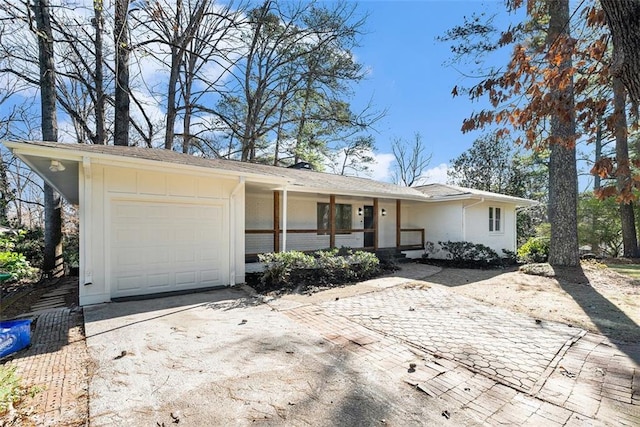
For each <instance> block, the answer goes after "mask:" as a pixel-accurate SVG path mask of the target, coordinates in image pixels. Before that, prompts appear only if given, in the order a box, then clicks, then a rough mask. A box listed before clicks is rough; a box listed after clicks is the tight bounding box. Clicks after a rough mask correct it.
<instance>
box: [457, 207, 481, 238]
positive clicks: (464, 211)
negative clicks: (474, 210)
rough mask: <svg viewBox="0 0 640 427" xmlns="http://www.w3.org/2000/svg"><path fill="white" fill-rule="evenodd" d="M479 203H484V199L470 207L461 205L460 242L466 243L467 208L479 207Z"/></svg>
mask: <svg viewBox="0 0 640 427" xmlns="http://www.w3.org/2000/svg"><path fill="white" fill-rule="evenodd" d="M480 203H484V197H483V198H481V199H480V200H479V201H477V202H475V203H471V204H470V205H466V206H465V205H462V240H463V241H465V242H466V241H467V208H470V207H473V206H476V205H479V204H480Z"/></svg>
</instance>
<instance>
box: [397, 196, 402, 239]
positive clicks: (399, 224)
mask: <svg viewBox="0 0 640 427" xmlns="http://www.w3.org/2000/svg"><path fill="white" fill-rule="evenodd" d="M401 203H402V202H401V200H400V199H396V248H399V247H400V245H401V244H402V239H401V237H402V218H400V216H401V214H402V208H401Z"/></svg>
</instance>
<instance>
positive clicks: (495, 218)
mask: <svg viewBox="0 0 640 427" xmlns="http://www.w3.org/2000/svg"><path fill="white" fill-rule="evenodd" d="M501 211H502V210H501V209H500V208H494V207H490V208H489V231H494V232H495V231H502V229H501V228H500V227H501V224H500V220H501V218H502V212H501Z"/></svg>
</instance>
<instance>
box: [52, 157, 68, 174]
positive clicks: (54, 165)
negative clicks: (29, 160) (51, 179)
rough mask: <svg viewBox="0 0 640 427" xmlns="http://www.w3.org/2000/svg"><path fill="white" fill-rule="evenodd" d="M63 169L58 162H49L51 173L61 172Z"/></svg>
mask: <svg viewBox="0 0 640 427" xmlns="http://www.w3.org/2000/svg"><path fill="white" fill-rule="evenodd" d="M65 169H66V168H65V167H64V165H63V164H62V163H60V162H59V161H58V160H51V165H50V166H49V170H50V171H51V172H62V171H63V170H65Z"/></svg>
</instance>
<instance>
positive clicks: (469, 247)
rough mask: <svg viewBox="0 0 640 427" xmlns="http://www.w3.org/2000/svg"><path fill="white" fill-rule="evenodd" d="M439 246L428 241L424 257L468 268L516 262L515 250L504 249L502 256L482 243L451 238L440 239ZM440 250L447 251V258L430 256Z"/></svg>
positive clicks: (438, 262)
mask: <svg viewBox="0 0 640 427" xmlns="http://www.w3.org/2000/svg"><path fill="white" fill-rule="evenodd" d="M438 246H439V248H436V245H435V243H432V242H427V243H426V245H425V248H426V253H425V255H424V257H423V258H424V259H425V260H427V262H429V263H435V264H444V265H447V266H454V267H468V268H486V267H501V266H505V265H510V264H513V263H514V262H515V254H514V253H513V252H511V251H508V250H505V249H503V250H502V252H503V253H504V255H503V256H500V255H498V253H497V252H496V251H494V250H493V249H491V248H490V247H489V246H486V245H483V244H482V243H472V242H465V241H460V242H453V241H450V240H449V241H446V242H442V241H439V242H438ZM440 251H443V252H444V253H445V256H446V259H444V260H442V259H437V258H429V254H435V253H437V252H440Z"/></svg>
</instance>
